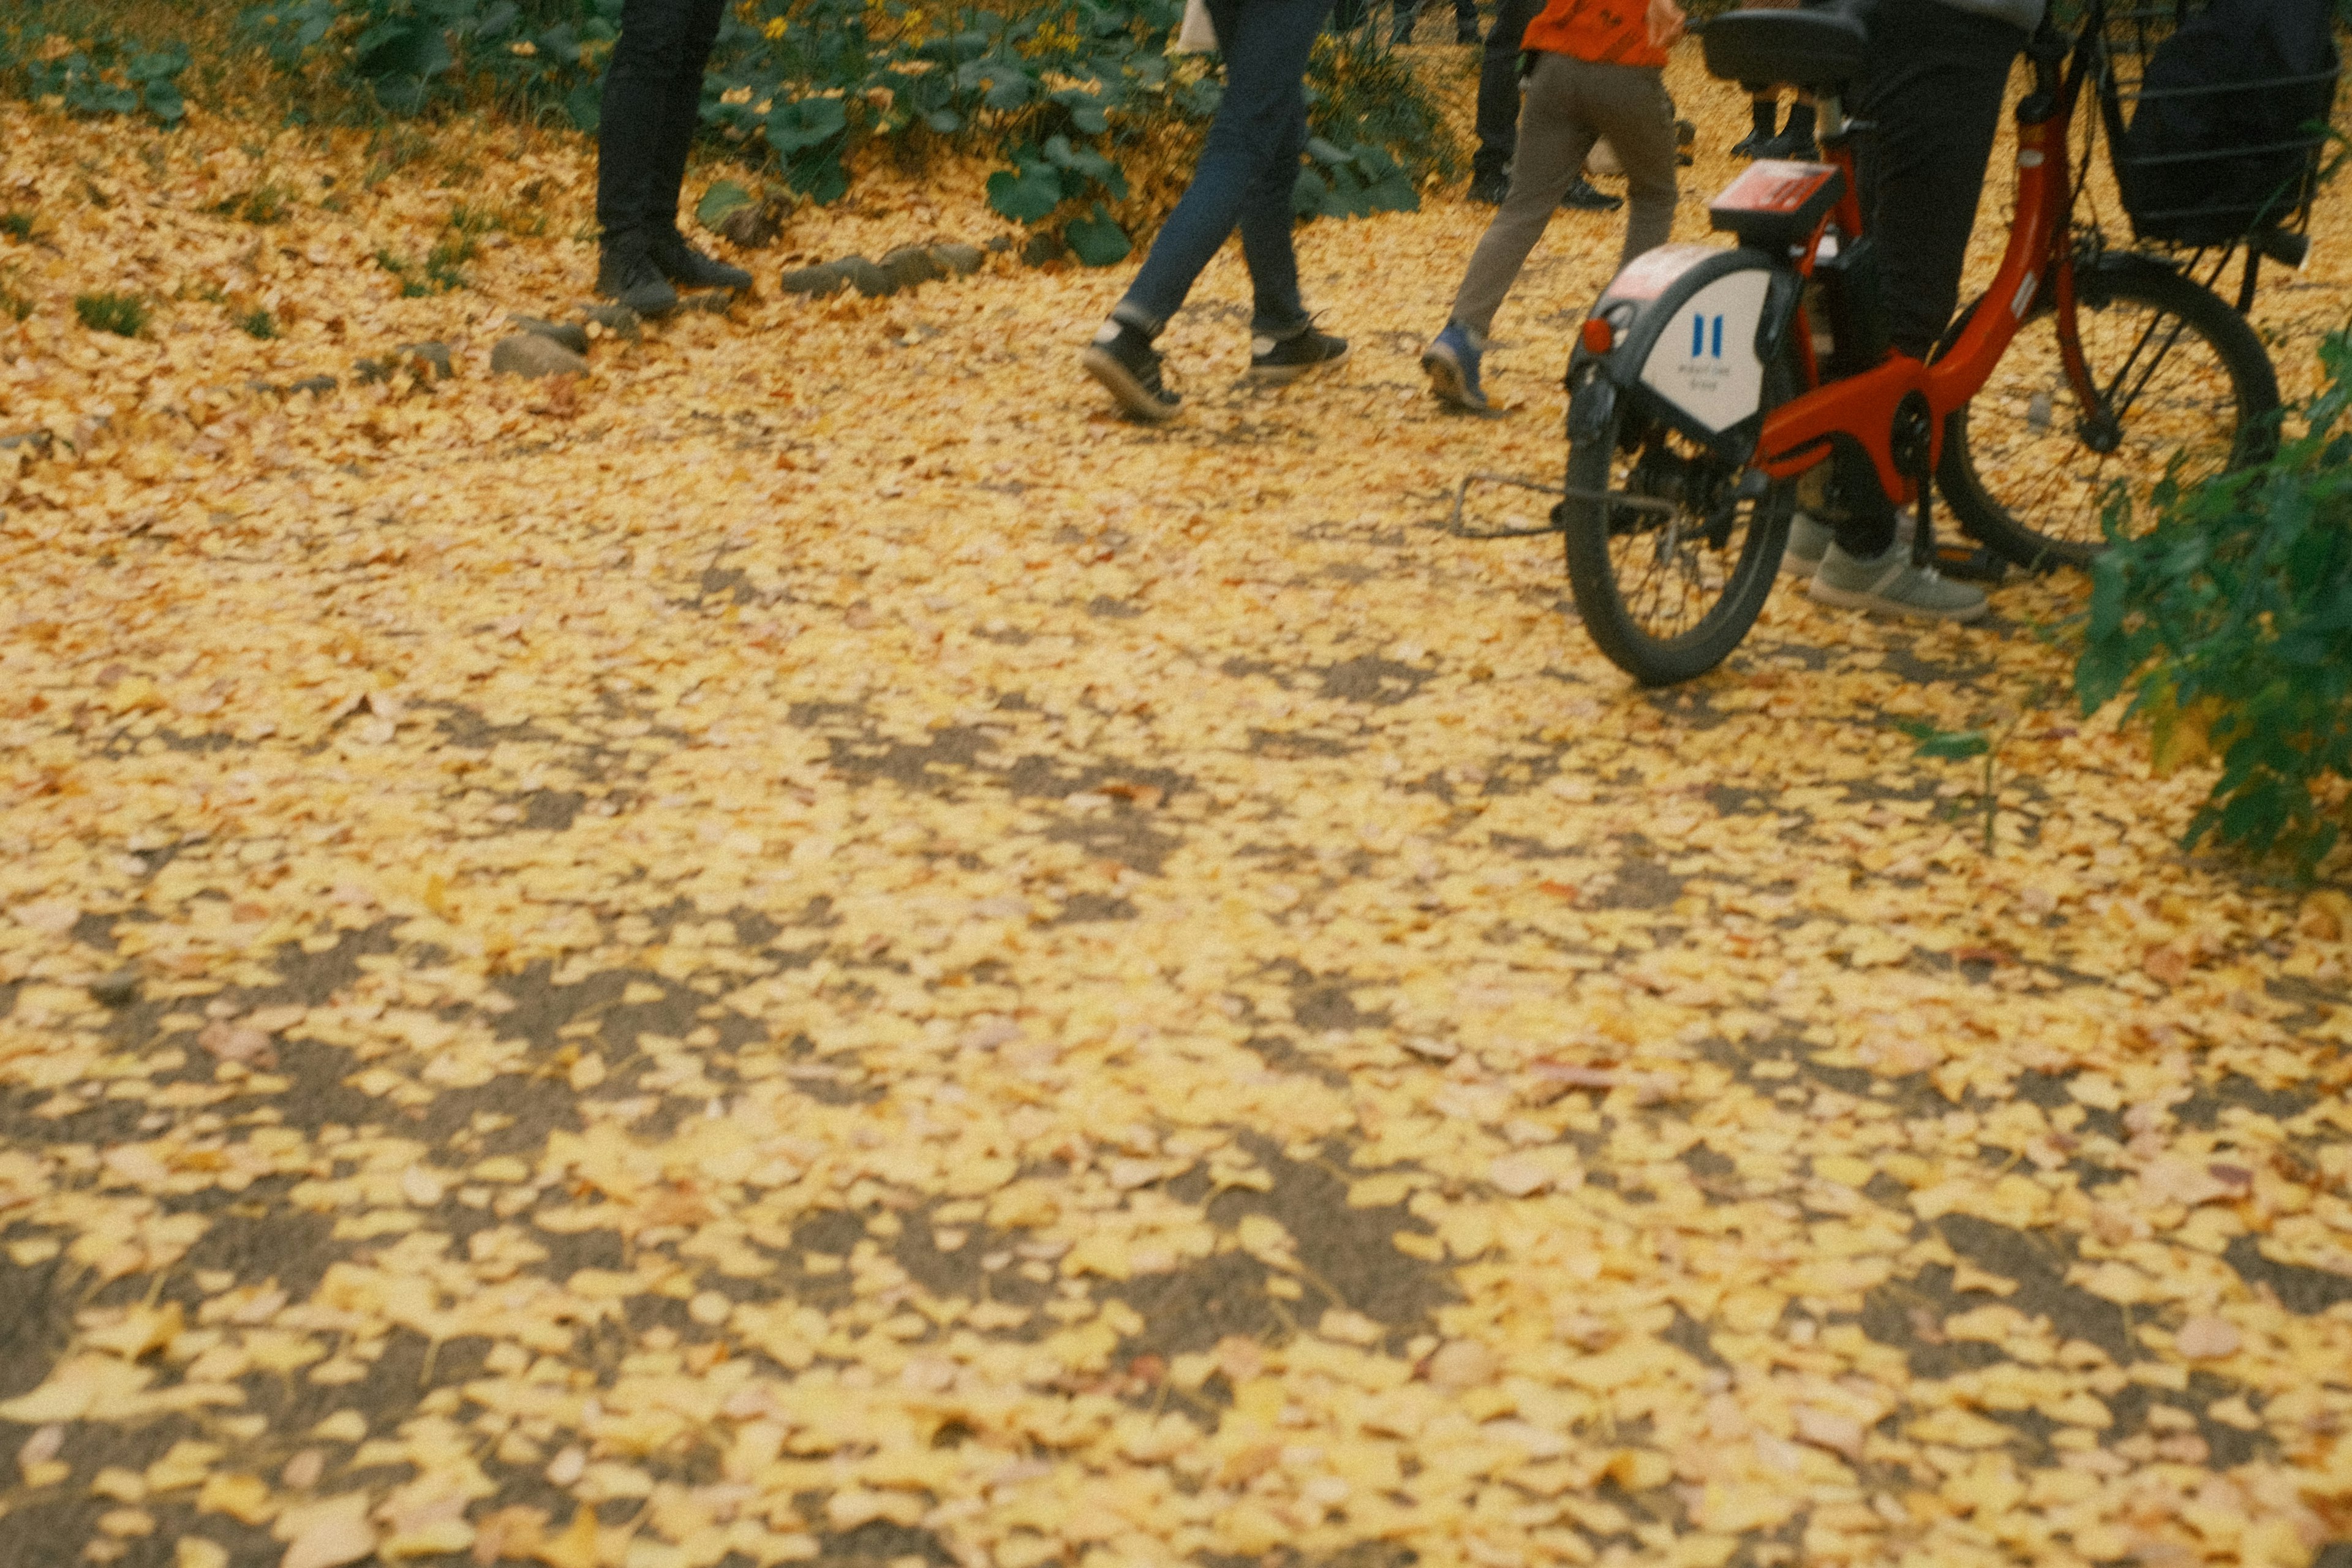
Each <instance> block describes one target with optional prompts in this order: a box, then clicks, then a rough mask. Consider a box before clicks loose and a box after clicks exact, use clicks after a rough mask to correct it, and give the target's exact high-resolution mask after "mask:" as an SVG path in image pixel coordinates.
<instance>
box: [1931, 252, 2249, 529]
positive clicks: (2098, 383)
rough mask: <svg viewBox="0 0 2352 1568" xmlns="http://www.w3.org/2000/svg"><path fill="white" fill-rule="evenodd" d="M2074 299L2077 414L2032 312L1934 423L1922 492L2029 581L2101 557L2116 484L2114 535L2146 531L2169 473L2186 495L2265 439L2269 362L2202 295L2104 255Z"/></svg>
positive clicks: (2052, 319)
mask: <svg viewBox="0 0 2352 1568" xmlns="http://www.w3.org/2000/svg"><path fill="white" fill-rule="evenodd" d="M2074 291H2075V310H2074V320H2075V327H2076V333H2077V336H2078V337H2079V339H2080V341H2081V344H2082V350H2083V361H2084V365H2085V366H2086V367H2087V368H2088V370H2089V372H2090V383H2091V385H2092V388H2093V390H2094V391H2095V394H2096V400H2095V404H2094V405H2092V406H2089V407H2085V406H2084V403H2083V400H2082V399H2081V398H2080V397H2078V396H2077V395H2075V391H2074V384H2073V383H2072V382H2071V381H2069V380H2068V379H2067V375H2066V365H2065V360H2064V356H2063V345H2062V344H2061V342H2059V329H2058V312H2057V310H2055V309H2054V308H2053V307H2052V306H2050V305H2048V304H2047V303H2046V302H2045V303H2044V304H2043V305H2042V308H2041V309H2038V310H2035V311H2034V312H2033V313H2032V315H2031V316H2029V317H2027V319H2026V321H2025V322H2024V324H2023V325H2021V327H2020V328H2019V329H2018V334H2017V337H2016V338H2015V340H2013V341H2012V342H2011V343H2010V346H2009V352H2008V353H2004V354H2003V355H2002V356H2001V359H2000V363H1999V364H1998V365H1996V366H1995V367H1994V368H1993V373H1992V377H1991V379H1990V380H1989V381H1987V382H1986V383H1985V384H1984V386H1983V387H1982V388H1981V389H1979V391H1978V393H1977V395H1975V396H1974V397H1973V398H1971V399H1970V400H1969V402H1968V403H1967V404H1966V405H1963V406H1961V407H1960V408H1959V409H1958V410H1957V411H1955V412H1954V413H1953V414H1952V415H1951V416H1950V417H1949V418H1948V419H1947V420H1946V421H1945V424H1944V455H1943V460H1942V463H1941V464H1940V465H1939V467H1938V469H1937V479H1938V480H1939V481H1940V482H1941V484H1942V487H1943V490H1944V494H1945V496H1946V498H1947V499H1948V500H1949V501H1950V502H1951V507H1952V510H1953V511H1954V512H1955V513H1957V514H1958V517H1959V519H1960V521H1961V523H1962V524H1963V525H1964V526H1965V527H1966V528H1967V529H1968V531H1969V532H1970V533H1972V534H1974V535H1975V536H1976V537H1977V538H1979V539H1980V540H1982V541H1983V542H1985V543H1986V544H1988V545H1990V546H1991V547H1992V548H1993V550H1995V551H1996V552H1999V553H2000V554H2001V555H2003V556H2005V557H2007V558H2008V559H2009V560H2011V561H2012V562H2015V563H2017V564H2018V565H2020V566H2024V567H2028V568H2032V569H2040V568H2042V567H2047V566H2052V565H2057V564H2062V563H2063V564H2066V565H2073V566H2084V565H2088V564H2089V563H2090V562H2091V559H2092V558H2093V557H2094V556H2095V555H2097V554H2098V552H2100V551H2101V550H2102V549H2104V548H2105V544H2106V534H2105V529H2104V526H2103V521H2102V520H2103V518H2104V516H2105V511H2106V509H2107V505H2108V502H2109V500H2110V498H2111V497H2112V495H2113V494H2114V493H2115V491H2116V487H2117V486H2118V485H2120V486H2121V490H2122V494H2123V495H2124V497H2125V498H2126V500H2128V501H2129V503H2130V510H2129V512H2128V514H2127V515H2128V519H2129V522H2128V526H2129V527H2131V528H2132V529H2133V530H2134V531H2140V530H2145V529H2146V528H2147V527H2149V526H2150V525H2152V524H2153V522H2154V521H2155V519H2154V517H2153V516H2152V515H2151V509H2150V504H2149V497H2150V492H2152V491H2153V490H2154V489H2155V488H2156V486H2157V483H2158V480H2160V479H2163V478H2164V477H2165V475H2166V473H2167V472H2168V471H2169V472H2171V473H2173V474H2174V475H2175V476H2176V477H2177V478H2178V479H2179V480H2180V482H2181V483H2182V484H2184V485H2188V484H2194V483H2196V482H2198V481H2200V480H2202V479H2210V478H2212V477H2213V476H2214V475H2216V474H2220V473H2223V472H2226V471H2228V470H2229V469H2231V468H2238V467H2240V466H2242V465H2243V464H2245V463H2248V462H2252V461H2254V460H2256V459H2258V458H2261V457H2263V455H2265V454H2266V453H2267V452H2268V451H2269V450H2270V449H2271V447H2272V444H2273V442H2274V441H2275V440H2276V435H2277V432H2276V421H2275V420H2274V419H2273V418H2272V417H2271V416H2273V414H2274V413H2275V412H2276V410H2277V408H2278V378H2277V376H2276V375H2275V374H2273V372H2272V369H2271V361H2270V355H2269V353H2267V352H2266V351H2265V350H2264V349H2263V341H2262V339H2261V338H2260V337H2258V336H2256V335H2255V333H2254V330H2253V328H2252V327H2251V326H2249V325H2247V324H2246V321H2245V318H2244V317H2242V316H2241V315H2239V314H2238V313H2237V312H2236V311H2235V310H2231V309H2230V307H2229V306H2228V305H2226V304H2224V303H2223V302H2222V301H2221V300H2220V299H2219V298H2217V297H2216V296H2215V295H2214V294H2213V293H2212V292H2211V291H2210V290H2209V289H2202V288H2200V287H2199V286H2198V285H2197V284H2195V283H2193V282H2191V281H2190V280H2189V279H2186V278H2183V277H2181V276H2179V274H2178V273H2175V272H2172V271H2170V270H2169V269H2168V268H2164V267H2163V266H2161V265H2159V264H2158V263H2156V262H2153V261H2150V260H2148V259H2147V258H2144V257H2136V256H2131V255H2111V256H2103V257H2101V258H2099V259H2098V261H2097V262H2096V263H2095V264H2094V265H2092V266H2089V267H2084V268H2078V269H2077V270H2076V272H2075V275H2074ZM1979 303H1981V301H1979ZM1969 309H1970V310H1971V311H1973V310H1975V309H1976V307H1975V306H1971V307H1969ZM1962 320H1963V321H1966V318H1965V317H1964V318H1962ZM2176 458H2178V463H2179V466H2178V467H2177V468H2175V467H2172V465H2173V464H2174V462H2175V459H2176Z"/></svg>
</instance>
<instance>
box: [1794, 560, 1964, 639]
mask: <svg viewBox="0 0 2352 1568" xmlns="http://www.w3.org/2000/svg"><path fill="white" fill-rule="evenodd" d="M1805 592H1806V594H1807V595H1809V596H1810V597H1811V598H1813V599H1815V600H1817V601H1819V602H1820V603H1822V604H1824V605H1837V606H1838V607H1840V608H1841V609H1848V610H1866V611H1868V612H1870V613H1871V614H1872V615H1877V616H1902V617H1904V618H1906V619H1908V620H1915V621H1973V620H1975V619H1976V618H1977V617H1978V616H1981V615H1983V614H1984V613H1985V608H1986V601H1985V596H1984V594H1983V592H1982V590H1980V589H1977V588H1971V587H1969V585H1968V584H1965V583H1947V582H1945V581H1944V579H1943V578H1942V577H1940V576H1938V575H1937V574H1936V569H1935V568H1934V567H1933V566H1914V565H1912V564H1911V550H1910V547H1909V546H1908V545H1904V544H1892V545H1889V546H1887V549H1886V553H1885V554H1884V555H1881V556H1878V557H1877V558H1876V559H1874V560H1870V561H1861V560H1857V559H1855V558H1854V557H1853V556H1851V555H1848V554H1847V553H1846V552H1844V551H1843V550H1841V549H1839V548H1838V546H1837V544H1836V542H1834V541H1832V543H1831V544H1830V547H1829V550H1828V552H1826V553H1824V554H1823V555H1822V564H1821V569H1820V570H1819V571H1817V572H1815V573H1814V574H1813V582H1812V586H1811V587H1810V588H1807V589H1806V590H1805Z"/></svg>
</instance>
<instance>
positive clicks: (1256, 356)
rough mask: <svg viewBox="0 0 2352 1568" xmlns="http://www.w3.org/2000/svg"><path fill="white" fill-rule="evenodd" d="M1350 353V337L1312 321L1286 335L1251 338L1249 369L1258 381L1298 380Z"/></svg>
mask: <svg viewBox="0 0 2352 1568" xmlns="http://www.w3.org/2000/svg"><path fill="white" fill-rule="evenodd" d="M1347 357H1348V340H1347V339H1345V338H1335V337H1333V336H1332V335H1331V334H1330V333H1328V332H1326V331H1318V330H1317V329H1316V327H1315V326H1314V324H1313V323H1312V322H1309V323H1308V324H1307V327H1306V328H1305V329H1304V330H1303V331H1296V332H1293V333H1291V335H1290V336H1288V337H1286V338H1252V339H1251V340H1250V367H1249V373H1250V376H1251V379H1253V380H1255V381H1297V379H1298V378H1299V377H1300V376H1302V375H1305V374H1307V372H1308V371H1310V370H1319V369H1321V368H1322V367H1323V366H1325V365H1327V364H1338V363H1339V362H1340V361H1341V360H1343V359H1346V358H1347Z"/></svg>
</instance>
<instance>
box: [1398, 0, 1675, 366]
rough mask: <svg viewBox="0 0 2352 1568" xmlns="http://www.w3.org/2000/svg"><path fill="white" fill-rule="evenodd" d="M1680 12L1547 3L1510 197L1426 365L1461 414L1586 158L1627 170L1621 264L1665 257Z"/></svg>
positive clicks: (1574, 0) (1662, 6) (1535, 32)
mask: <svg viewBox="0 0 2352 1568" xmlns="http://www.w3.org/2000/svg"><path fill="white" fill-rule="evenodd" d="M1682 31H1683V10H1682V7H1681V6H1680V5H1676V4H1675V0H1648V4H1647V5H1646V7H1644V6H1640V5H1635V4H1633V0H1550V4H1549V5H1546V6H1545V7H1544V9H1543V12H1542V14H1541V15H1539V16H1537V17H1536V19H1535V20H1534V21H1532V22H1530V23H1528V30H1527V35H1526V37H1525V38H1524V39H1523V40H1522V41H1523V42H1524V43H1525V45H1526V47H1528V50H1529V51H1530V52H1532V53H1533V55H1534V57H1535V68H1534V70H1533V71H1531V72H1530V73H1528V82H1527V93H1526V97H1525V100H1524V101H1523V104H1522V106H1521V108H1520V110H1519V134H1518V142H1517V153H1516V155H1515V157H1514V159H1513V162H1512V164H1511V185H1510V191H1509V193H1508V194H1507V195H1505V196H1504V198H1503V205H1502V209H1501V210H1500V211H1499V212H1497V213H1496V215H1495V221H1494V222H1493V223H1492V224H1490V225H1488V226H1487V228H1486V235H1485V237H1482V238H1481V239H1480V240H1479V241H1478V248H1477V249H1476V250H1475V252H1473V253H1472V255H1471V258H1470V265H1469V268H1468V269H1467V270H1466V271H1465V273H1464V274H1463V278H1462V287H1461V289H1460V291H1459V292H1458V293H1457V294H1456V295H1455V296H1454V310H1453V313H1452V315H1451V316H1450V317H1449V318H1448V320H1447V321H1446V323H1445V327H1444V331H1440V332H1439V333H1438V334H1437V336H1436V337H1435V338H1434V339H1433V340H1432V342H1430V345H1429V347H1428V348H1427V349H1426V350H1425V351H1423V353H1422V356H1421V364H1422V368H1423V370H1425V371H1427V372H1428V373H1429V380H1430V388H1431V390H1432V391H1433V392H1434V393H1435V394H1436V395H1437V396H1438V397H1439V398H1440V399H1441V400H1443V401H1444V402H1446V403H1450V404H1453V405H1455V406H1456V407H1461V408H1468V409H1474V410H1480V411H1483V410H1485V409H1486V408H1487V407H1488V406H1489V405H1488V403H1487V401H1486V391H1485V389H1484V388H1483V387H1482V386H1481V385H1480V384H1479V361H1480V359H1481V357H1482V356H1483V355H1484V354H1485V353H1486V342H1487V333H1488V332H1489V331H1491V330H1492V329H1493V326H1494V321H1495V312H1496V310H1499V309H1501V308H1502V303H1503V300H1504V297H1505V296H1507V294H1509V293H1510V291H1511V285H1512V284H1513V283H1515V282H1517V280H1518V276H1519V269H1520V268H1522V267H1524V266H1525V265H1526V264H1527V259H1528V252H1529V251H1531V250H1533V249H1534V248H1535V244H1536V241H1537V240H1538V239H1539V238H1541V237H1543V231H1544V226H1545V225H1546V224H1547V223H1549V221H1550V219H1551V215H1552V214H1553V213H1554V212H1556V211H1558V210H1559V204H1560V198H1561V197H1562V196H1564V195H1567V194H1568V191H1569V187H1570V186H1571V185H1573V184H1576V182H1577V181H1578V180H1579V179H1580V178H1581V177H1582V175H1583V172H1584V159H1585V155H1586V154H1587V153H1591V151H1592V144H1593V142H1596V141H1598V140H1600V139H1601V138H1602V137H1604V136H1605V137H1607V138H1608V140H1609V144H1610V146H1612V148H1614V149H1616V153H1617V158H1618V161H1619V162H1620V163H1622V164H1623V165H1624V168H1625V185H1626V194H1627V195H1628V196H1630V197H1631V198H1632V200H1631V204H1630V210H1629V211H1628V212H1627V213H1626V215H1625V244H1624V247H1623V249H1622V252H1621V253H1620V256H1619V261H1618V264H1619V266H1620V267H1622V266H1623V265H1624V263H1626V262H1629V261H1631V260H1633V258H1635V257H1637V256H1639V255H1641V254H1642V253H1643V251H1646V250H1653V249H1655V248H1656V247H1659V246H1661V245H1664V243H1665V241H1666V237H1667V235H1668V233H1669V232H1671V231H1672V229H1673V227H1674V221H1675V117H1674V110H1673V107H1672V106H1671V105H1670V104H1669V103H1668V101H1667V100H1666V88H1665V80H1664V69H1665V64H1666V47H1667V46H1668V45H1670V44H1672V43H1673V42H1674V41H1675V39H1676V38H1677V37H1681V36H1682Z"/></svg>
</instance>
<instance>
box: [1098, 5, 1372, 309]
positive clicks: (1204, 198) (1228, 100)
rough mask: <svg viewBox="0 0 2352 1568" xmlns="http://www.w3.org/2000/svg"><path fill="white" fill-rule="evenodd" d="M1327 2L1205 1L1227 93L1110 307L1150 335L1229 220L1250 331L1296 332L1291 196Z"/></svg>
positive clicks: (1188, 288)
mask: <svg viewBox="0 0 2352 1568" xmlns="http://www.w3.org/2000/svg"><path fill="white" fill-rule="evenodd" d="M1330 9H1331V0H1209V16H1210V19H1211V20H1213V22H1215V23H1216V26H1217V48H1218V52H1219V54H1221V55H1222V56H1223V58H1224V62H1225V96H1224V99H1223V101H1222V102H1221V103H1219V104H1218V105H1217V117H1216V119H1215V120H1213V121H1211V122H1210V125H1209V142H1208V145H1207V146H1205V147H1203V148H1202V150H1201V163H1200V165H1199V167H1197V168H1196V169H1194V170H1193V171H1192V184H1191V185H1189V186H1187V187H1186V188H1185V191H1184V197H1183V199H1182V200H1181V201H1180V202H1178V203H1177V204H1176V210H1175V211H1174V212H1172V213H1171V214H1170V215H1169V216H1168V221H1167V223H1166V224H1164V225H1162V226H1161V227H1160V234H1159V237H1157V238H1155V239H1154V240H1152V242H1151V254H1150V256H1148V257H1146V258H1144V261H1143V268H1142V270H1141V271H1139V272H1138V273H1137V274H1136V275H1135V281H1134V282H1133V283H1132V284H1130V285H1129V286H1128V290H1127V297H1126V298H1125V299H1123V300H1120V301H1119V302H1118V308H1117V309H1115V310H1112V311H1111V315H1112V317H1113V318H1114V319H1115V320H1118V321H1125V322H1127V323H1128V324H1129V325H1130V326H1133V327H1137V328H1139V329H1140V330H1142V331H1146V332H1150V333H1155V334H1156V333H1157V332H1158V331H1160V328H1162V327H1164V326H1166V325H1167V324H1168V318H1169V317H1171V316H1172V315H1174V314H1175V313H1176V311H1177V310H1178V309H1179V308H1180V307H1181V306H1182V305H1183V303H1184V296H1185V295H1187V294H1189V293H1191V292H1192V281H1193V279H1196V278H1198V277H1200V276H1201V269H1202V268H1204V267H1206V266H1208V265H1209V261H1210V258H1213V257H1214V256H1215V255H1216V254H1217V250H1218V248H1219V247H1222V246H1223V244H1224V243H1225V237H1226V236H1227V235H1229V234H1231V233H1233V232H1234V228H1235V227H1239V228H1240V229H1241V231H1242V257H1243V259H1244V260H1245V261H1247V262H1248V263H1249V273H1250V285H1251V287H1252V289H1255V292H1256V295H1257V300H1256V307H1257V308H1256V312H1255V317H1254V319H1253V320H1252V321H1251V323H1250V331H1252V332H1253V333H1254V334H1255V335H1256V336H1259V337H1269V338H1288V337H1295V336H1297V334H1298V333H1299V332H1302V331H1305V330H1306V328H1307V307H1306V306H1305V305H1303V304H1301V303H1300V302H1299V299H1298V258H1297V255H1296V254H1295V253H1294V252H1293V251H1292V249H1291V247H1290V231H1291V226H1292V224H1293V223H1294V222H1295V221H1296V220H1295V219H1294V218H1293V216H1292V214H1291V210H1290V199H1291V190H1292V187H1294V186H1295V185H1297V183H1298V155H1299V153H1303V152H1305V151H1306V149H1307V89H1306V85H1305V84H1306V80H1307V53H1308V51H1309V50H1310V49H1312V48H1313V47H1314V44H1315V35H1316V34H1317V33H1318V32H1320V31H1321V30H1322V28H1323V18H1324V16H1326V15H1327V14H1328V12H1329V11H1330Z"/></svg>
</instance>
